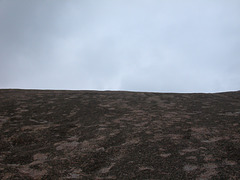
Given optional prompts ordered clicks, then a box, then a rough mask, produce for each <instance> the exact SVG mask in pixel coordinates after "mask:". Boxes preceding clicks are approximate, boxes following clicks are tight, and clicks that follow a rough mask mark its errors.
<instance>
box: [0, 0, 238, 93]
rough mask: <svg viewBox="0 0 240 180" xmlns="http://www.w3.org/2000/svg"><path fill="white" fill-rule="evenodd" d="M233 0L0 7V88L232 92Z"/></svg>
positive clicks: (25, 0) (24, 2)
mask: <svg viewBox="0 0 240 180" xmlns="http://www.w3.org/2000/svg"><path fill="white" fill-rule="evenodd" d="M239 48H240V1H238V0H228V1H227V0H212V1H209V0H194V1H192V0H183V1H177V0H169V1H167V0H166V1H164V0H128V1H127V0H116V1H111V0H101V1H97V0H86V1H84V0H83V1H77V0H76V1H74V0H69V1H65V0H53V1H45V0H43V1H33V0H32V1H31V0H21V1H18V0H0V88H38V89H97V90H134V91H158V92H217V91H229V90H239V89H240V49H239Z"/></svg>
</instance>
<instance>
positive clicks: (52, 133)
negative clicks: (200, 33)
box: [0, 90, 240, 179]
mask: <svg viewBox="0 0 240 180" xmlns="http://www.w3.org/2000/svg"><path fill="white" fill-rule="evenodd" d="M41 178H42V179H57V178H61V179H68V178H69V179H81V178H84V179H160V178H165V179H166V178H167V179H170V178H173V179H192V178H194V179H195V178H198V179H201V178H202V179H209V178H217V179H219V178H223V179H230V178H232V179H240V92H227V93H217V94H164V93H143V92H139V93H138V92H99V91H40V90H0V179H41Z"/></svg>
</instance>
